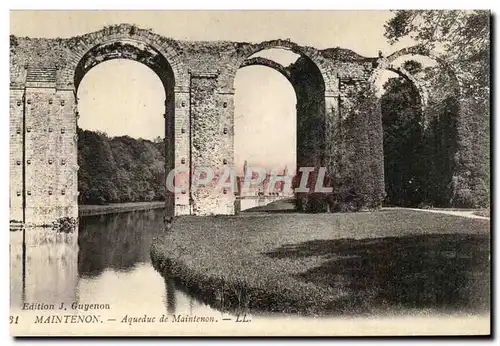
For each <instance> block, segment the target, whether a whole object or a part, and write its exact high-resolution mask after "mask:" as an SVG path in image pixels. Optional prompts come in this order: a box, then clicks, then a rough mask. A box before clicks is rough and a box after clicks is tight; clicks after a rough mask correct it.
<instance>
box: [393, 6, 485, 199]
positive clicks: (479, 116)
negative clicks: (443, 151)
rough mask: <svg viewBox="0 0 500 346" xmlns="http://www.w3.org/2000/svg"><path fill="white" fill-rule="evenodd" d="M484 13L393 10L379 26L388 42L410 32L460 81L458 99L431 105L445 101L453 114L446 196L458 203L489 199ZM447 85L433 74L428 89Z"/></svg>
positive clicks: (445, 88) (445, 90) (439, 92)
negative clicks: (452, 149)
mask: <svg viewBox="0 0 500 346" xmlns="http://www.w3.org/2000/svg"><path fill="white" fill-rule="evenodd" d="M490 16H491V14H490V12H489V11H483V10H477V11H461V10H457V11H428V10H419V11H407V10H399V11H395V16H394V17H393V18H392V19H391V20H389V21H388V22H387V24H386V26H385V28H386V34H385V35H386V37H387V38H388V39H389V41H390V42H396V41H398V40H399V39H401V38H405V37H410V38H412V39H413V40H414V41H416V42H417V43H418V44H420V45H422V46H423V47H424V48H427V49H431V50H433V51H434V52H435V53H436V55H437V56H438V58H439V59H440V60H441V61H442V62H444V63H445V64H446V65H447V66H448V67H449V68H451V70H453V72H454V74H455V76H456V78H457V80H458V82H459V84H460V99H461V101H460V104H459V105H453V104H451V103H453V102H452V100H451V99H449V98H447V99H445V100H443V102H436V105H435V106H437V107H436V109H438V111H437V113H442V111H443V107H442V104H443V103H445V102H447V103H450V104H449V106H448V107H447V108H448V112H449V111H453V112H454V113H455V115H456V116H457V120H456V121H457V124H456V133H457V143H456V147H457V148H456V149H457V152H456V155H455V159H454V162H453V166H454V167H453V169H454V174H453V177H452V181H451V185H450V186H451V192H450V196H449V197H450V200H449V202H450V204H452V205H454V206H459V207H484V206H488V205H489V200H490V198H489V195H490V150H489V147H490V125H489V122H490ZM449 89H450V83H449V80H446V79H443V80H441V81H439V79H437V83H435V85H434V90H433V93H434V95H443V94H447V93H448V91H449ZM453 108H455V109H454V110H453ZM438 116H439V114H438ZM436 118H437V117H436ZM450 119H453V118H450ZM443 135H447V134H443ZM445 144H446V143H445ZM447 145H448V146H449V145H450V143H447ZM445 164H446V165H448V166H449V163H445ZM445 168H446V169H447V168H448V167H445Z"/></svg>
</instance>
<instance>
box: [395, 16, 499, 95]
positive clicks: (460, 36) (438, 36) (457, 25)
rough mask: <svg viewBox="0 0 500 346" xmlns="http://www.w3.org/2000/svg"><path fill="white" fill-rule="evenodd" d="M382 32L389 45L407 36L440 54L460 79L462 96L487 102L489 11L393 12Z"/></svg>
mask: <svg viewBox="0 0 500 346" xmlns="http://www.w3.org/2000/svg"><path fill="white" fill-rule="evenodd" d="M385 30H386V32H385V36H386V37H387V38H388V39H389V42H390V43H391V44H392V43H395V42H397V41H398V40H399V39H401V38H403V37H410V38H412V39H413V40H415V41H416V42H417V43H419V44H421V45H422V46H423V47H425V48H428V49H435V50H436V51H438V52H441V53H440V54H441V57H442V58H444V59H445V60H446V61H447V62H448V63H449V64H450V65H451V66H452V68H453V69H454V70H455V72H456V73H457V74H458V75H459V78H461V79H462V83H463V84H464V85H463V87H464V92H465V93H467V94H470V95H472V96H475V97H481V98H486V99H489V85H490V12H489V11H485V10H475V11H463V10H452V11H436V10H417V11H411V10H397V11H395V16H394V17H393V18H391V19H390V20H389V21H388V22H387V24H386V25H385Z"/></svg>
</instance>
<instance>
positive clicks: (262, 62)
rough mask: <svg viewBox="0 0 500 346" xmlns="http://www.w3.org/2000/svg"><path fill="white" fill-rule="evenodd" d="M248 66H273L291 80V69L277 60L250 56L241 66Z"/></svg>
mask: <svg viewBox="0 0 500 346" xmlns="http://www.w3.org/2000/svg"><path fill="white" fill-rule="evenodd" d="M247 66H266V67H269V68H272V69H273V70H275V71H277V72H279V73H281V74H282V75H283V77H285V78H286V79H287V80H288V81H289V82H291V73H290V70H288V69H287V68H286V67H284V66H283V65H281V64H278V63H277V62H275V61H273V60H270V59H266V58H262V57H255V58H250V59H247V60H245V61H243V63H242V64H241V66H240V68H243V67H247Z"/></svg>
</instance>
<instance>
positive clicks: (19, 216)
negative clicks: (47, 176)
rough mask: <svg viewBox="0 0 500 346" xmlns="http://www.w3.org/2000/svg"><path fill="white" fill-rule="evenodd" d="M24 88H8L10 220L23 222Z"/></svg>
mask: <svg viewBox="0 0 500 346" xmlns="http://www.w3.org/2000/svg"><path fill="white" fill-rule="evenodd" d="M23 113H24V90H22V89H11V90H10V122H9V123H10V136H9V138H10V143H9V144H10V160H9V166H10V193H9V208H10V220H11V221H16V222H24V215H23V199H24V198H25V195H24V194H25V190H24V183H23V169H24V162H25V158H24V155H23V145H24V144H23V137H24V126H23V118H24V114H23Z"/></svg>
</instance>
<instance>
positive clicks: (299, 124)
mask: <svg viewBox="0 0 500 346" xmlns="http://www.w3.org/2000/svg"><path fill="white" fill-rule="evenodd" d="M256 66H258V69H260V70H261V71H265V69H263V68H262V67H267V68H268V69H271V70H274V71H273V72H272V73H274V75H276V76H279V75H278V74H277V73H276V72H278V73H279V74H281V76H282V77H280V78H281V83H280V86H279V87H278V88H277V87H275V86H274V85H273V87H272V88H269V91H268V92H266V96H267V95H269V97H270V100H271V101H273V100H274V99H275V98H278V99H280V102H281V103H282V104H285V105H287V106H286V108H287V109H288V111H287V112H288V113H287V115H286V117H281V118H280V117H278V118H279V119H281V121H282V123H281V124H280V123H279V122H278V123H276V119H273V121H274V124H275V128H272V131H274V133H270V134H269V136H273V137H276V136H278V137H280V138H282V139H283V140H284V141H286V143H288V144H287V145H286V146H283V147H280V148H279V149H277V148H276V147H273V150H274V151H276V150H278V151H277V153H278V154H279V152H280V150H281V156H282V157H288V158H289V159H288V162H283V164H282V165H281V166H282V167H281V168H279V167H277V168H278V169H277V170H278V171H279V174H286V175H288V176H290V178H291V180H292V184H291V189H289V190H288V191H284V190H283V187H284V186H283V184H282V185H281V186H280V185H279V184H278V185H277V187H278V191H275V193H277V194H278V196H282V197H284V198H288V199H293V200H294V204H295V205H293V204H290V206H291V207H292V208H293V207H295V208H296V209H299V210H302V209H304V208H305V205H303V203H301V198H300V196H298V195H295V194H293V187H296V186H298V183H299V182H300V179H301V173H300V172H298V169H299V168H300V167H320V166H321V165H322V164H323V163H324V155H325V152H324V151H325V135H326V134H325V84H324V80H323V76H322V74H321V72H320V70H319V68H318V66H317V65H316V64H315V63H314V62H313V61H312V60H311V59H310V58H309V57H307V56H306V55H305V54H298V53H297V51H295V50H294V49H291V48H289V47H287V48H286V50H285V51H283V50H282V49H281V47H273V48H268V49H262V50H260V51H258V52H254V53H253V54H252V55H250V56H249V57H248V58H246V59H245V60H244V61H243V62H242V64H241V65H240V69H239V70H238V72H237V75H236V78H238V79H239V78H240V77H239V76H241V75H242V74H244V73H245V70H249V69H250V68H252V69H256V68H257V67H256ZM268 74H269V75H270V73H269V72H268ZM255 75H256V74H254V76H255ZM283 77H284V78H283ZM236 78H235V80H236ZM276 78H277V77H276ZM256 79H257V80H258V78H256ZM261 83H262V81H261ZM235 87H236V92H235V100H236V102H238V98H239V97H240V96H241V94H242V91H241V90H239V89H240V88H239V86H238V82H235ZM253 88H259V84H258V82H256V86H254V87H253ZM286 89H288V91H283V90H286ZM283 93H285V94H286V95H288V96H287V100H283V98H282V97H283ZM274 101H275V100H274ZM257 102H258V101H255V102H254V104H255V103H257ZM290 105H293V106H291V107H290ZM264 108H265V107H264ZM235 112H236V113H235V115H236V117H237V118H236V119H238V117H239V116H241V115H240V114H239V110H238V104H236V109H235ZM262 112H264V113H266V114H265V117H273V116H275V115H274V114H269V113H268V112H269V109H264V110H263V111H262ZM244 117H245V116H244ZM239 120H240V121H241V118H240V119H239ZM283 122H284V123H283ZM290 125H293V126H290ZM276 131H278V132H279V134H277V133H276ZM273 139H274V138H273ZM253 140H254V141H255V140H257V139H253ZM259 140H260V141H261V140H262V138H261V139H259ZM239 141H241V138H239V130H238V123H237V122H235V143H236V145H235V154H236V155H238V154H237V151H238V150H240V149H239V148H238V143H239ZM251 143H252V141H248V145H251ZM290 147H292V148H293V149H291V150H290V149H288V148H290ZM291 153H294V154H295V155H294V156H295V158H294V159H293V158H291V156H290V154H291ZM291 160H293V162H291ZM240 161H241V160H240ZM244 161H245V160H243V162H244ZM237 162H238V160H237ZM251 163H252V162H250V161H249V160H248V161H247V164H248V165H250V164H251ZM283 166H286V172H285V167H283ZM273 168H274V167H273ZM237 170H238V167H237ZM313 178H314V173H313V174H311V179H313ZM308 186H313V184H311V183H309V184H308ZM268 193H271V192H270V191H269V190H268ZM325 211H326V210H325Z"/></svg>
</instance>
